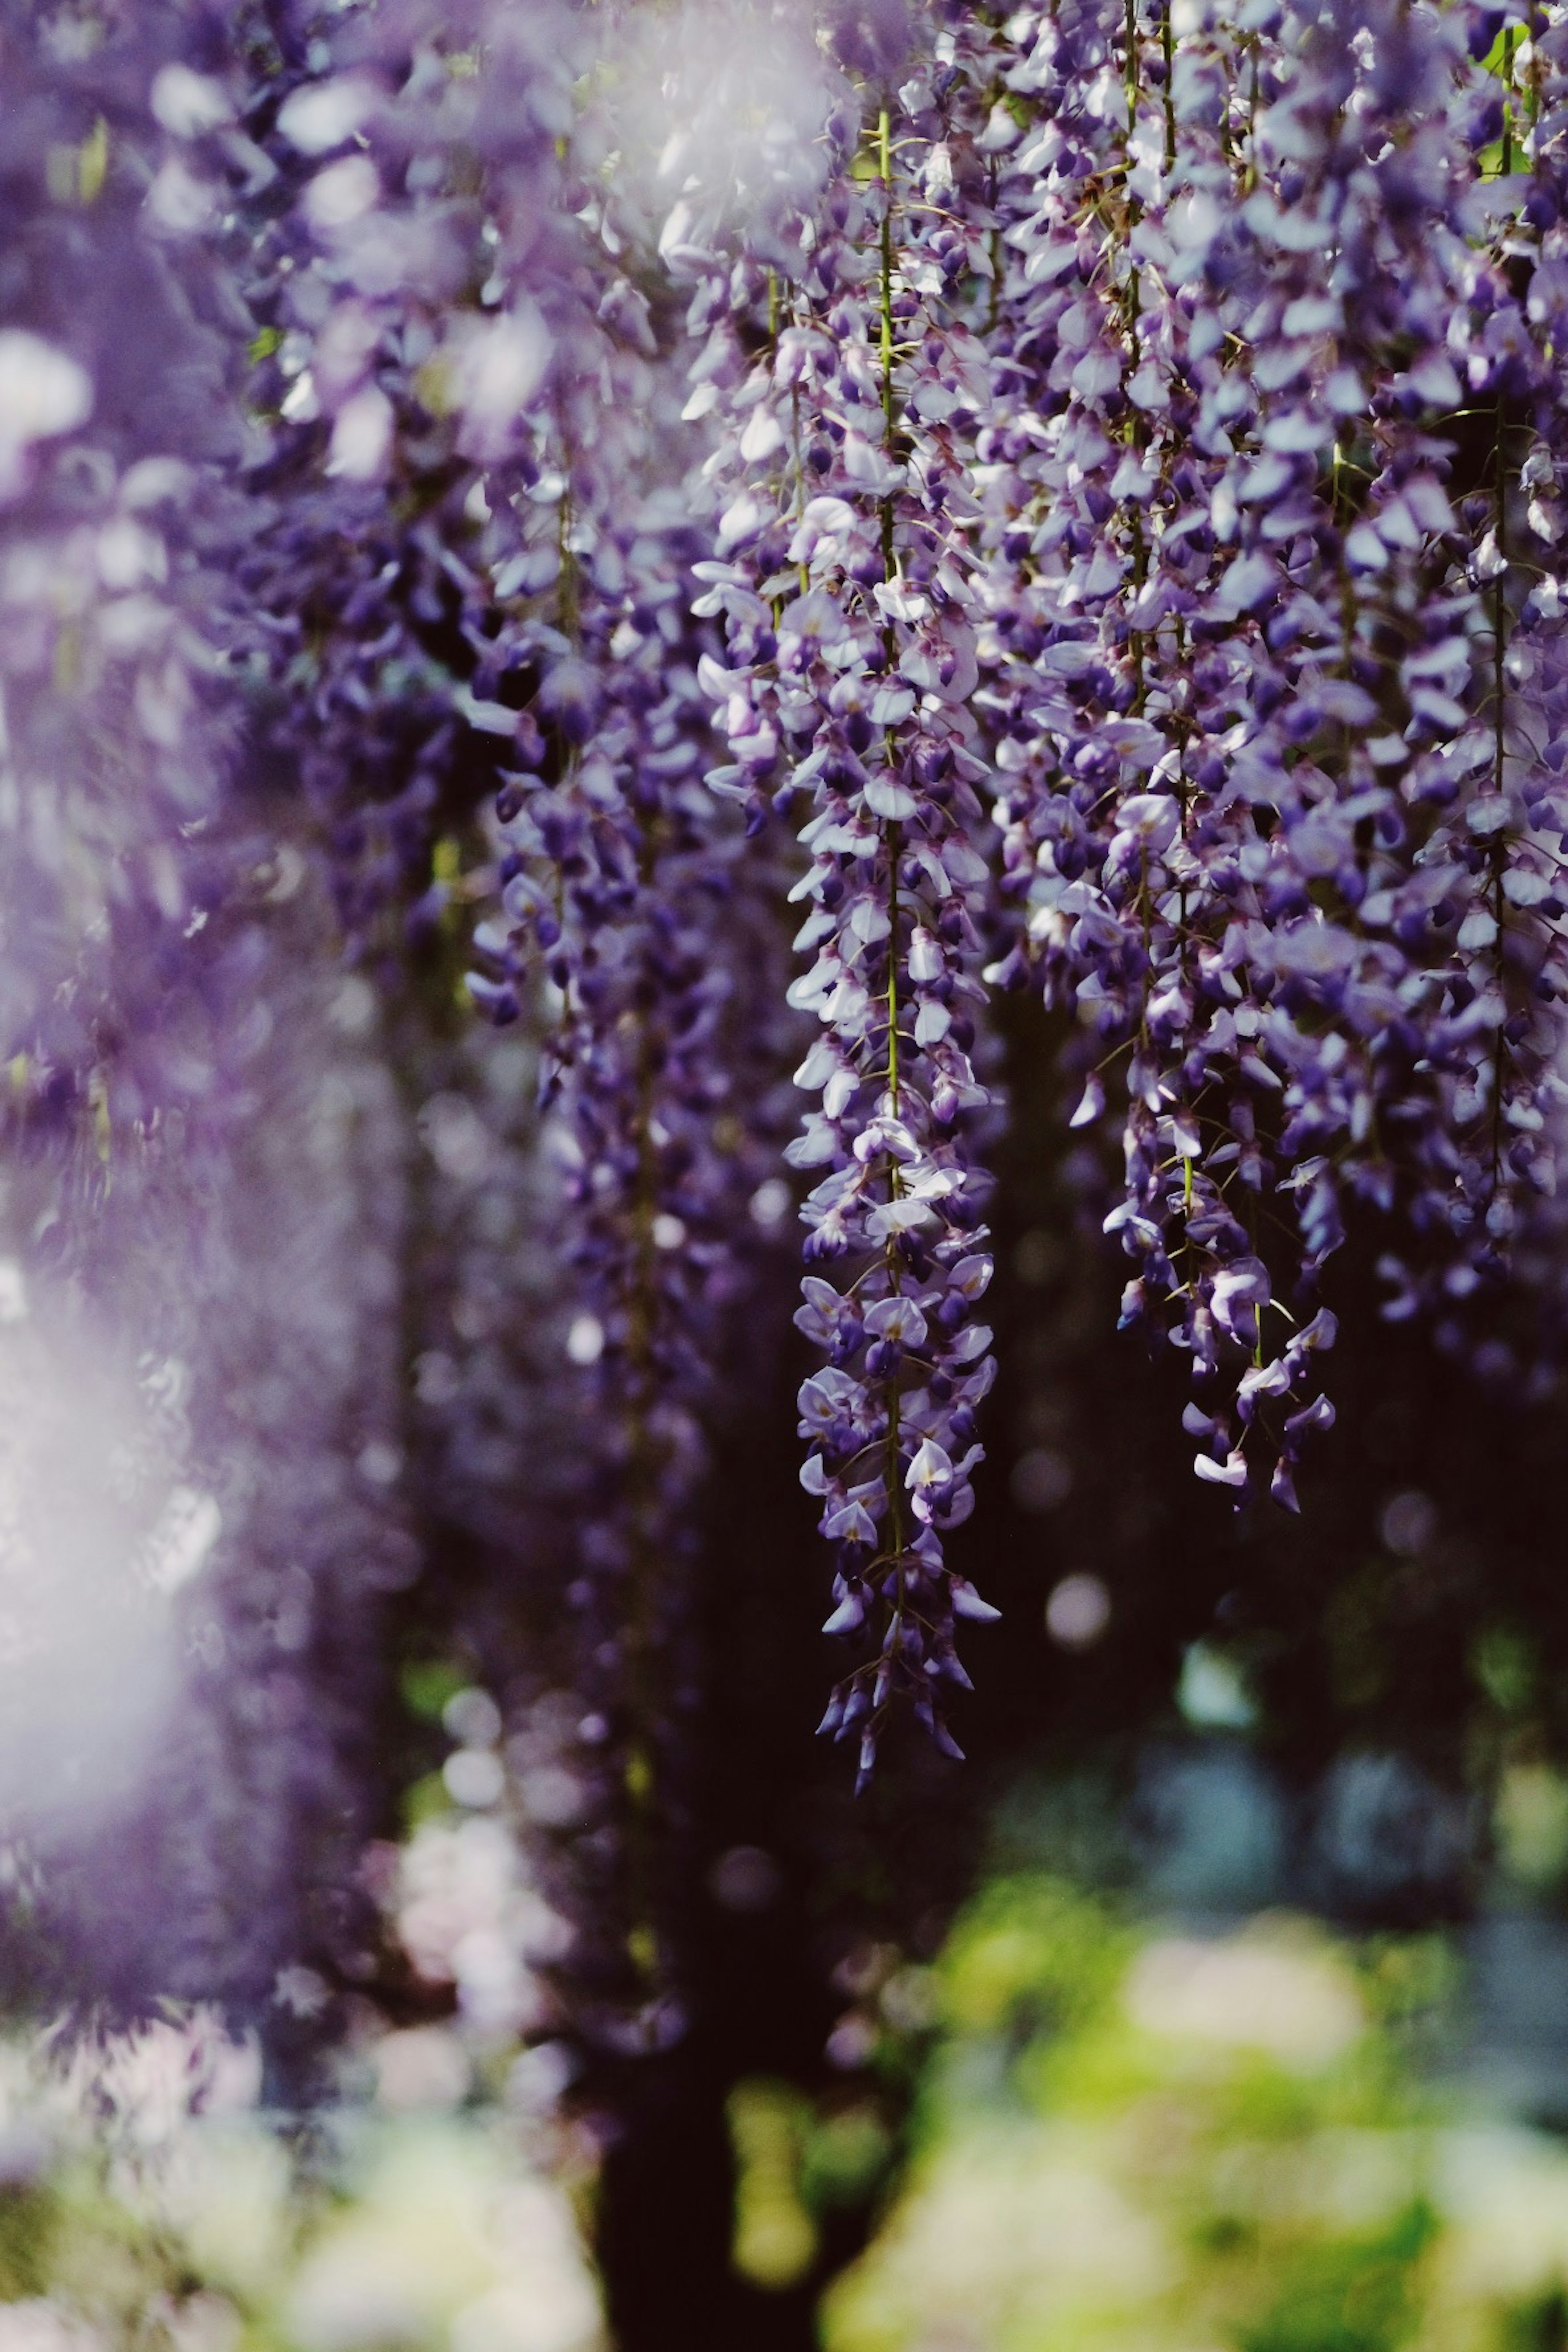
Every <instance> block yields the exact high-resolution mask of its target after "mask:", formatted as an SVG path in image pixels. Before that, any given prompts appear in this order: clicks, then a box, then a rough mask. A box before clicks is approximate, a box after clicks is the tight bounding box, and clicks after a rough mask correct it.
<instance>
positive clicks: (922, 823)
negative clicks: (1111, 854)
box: [693, 45, 994, 1775]
mask: <svg viewBox="0 0 1568 2352" xmlns="http://www.w3.org/2000/svg"><path fill="white" fill-rule="evenodd" d="M949 46H950V47H951V45H949ZM965 89H966V82H965V77H964V74H963V71H962V70H961V69H960V68H959V67H958V66H957V65H956V64H955V63H954V62H953V61H952V58H949V60H948V62H946V63H945V64H944V65H942V66H940V67H938V68H933V69H931V71H930V72H929V73H923V74H921V75H919V76H917V77H916V79H914V80H912V81H911V82H910V83H908V84H907V85H906V86H905V88H904V89H903V91H902V92H901V94H900V108H901V112H900V134H901V135H900V139H899V141H898V143H897V145H896V146H895V143H894V140H893V135H892V131H891V125H890V121H889V113H888V111H886V110H884V111H883V112H882V113H881V115H880V117H879V122H878V124H877V126H876V131H875V135H874V137H873V138H872V140H871V142H869V144H868V145H867V146H865V147H863V148H858V149H856V150H854V151H852V152H850V153H849V154H847V156H846V158H845V163H844V166H843V167H842V168H841V169H840V171H839V173H837V177H836V178H835V179H834V180H833V181H832V182H831V183H830V184H829V185H828V186H827V188H826V190H825V191H824V193H823V195H822V196H821V197H820V198H819V200H818V203H817V205H816V215H815V219H814V221H813V222H812V223H811V224H809V226H808V225H805V224H803V225H802V226H801V229H800V230H799V231H798V232H797V241H798V247H799V250H800V254H801V260H800V263H799V265H798V267H797V268H796V270H795V274H794V275H793V276H792V278H790V280H789V281H788V283H787V284H784V283H781V281H780V278H779V275H778V272H777V270H776V269H775V268H769V267H768V266H767V265H765V264H764V263H763V261H761V260H760V259H758V258H756V257H745V258H742V260H741V261H739V262H738V263H737V264H736V266H735V268H734V270H733V271H725V272H723V273H722V274H721V273H719V272H715V273H714V274H713V275H712V276H711V277H710V278H709V280H708V281H707V284H706V285H705V287H704V288H703V289H702V290H701V291H700V294H699V296H698V299H697V303H696V305H695V309H694V314H693V323H694V325H695V326H696V328H697V329H698V331H702V330H704V329H706V331H707V336H708V340H707V341H706V343H705V344H704V346H703V349H702V352H701V353H700V357H699V360H698V362H697V365H696V370H695V373H696V376H697V383H698V390H697V394H696V399H695V402H694V404H695V405H697V406H699V407H706V406H707V405H708V404H709V402H710V395H711V394H717V395H718V400H717V402H716V403H715V405H718V404H721V405H722V408H723V411H724V414H725V419H726V431H725V435H724V438H723V439H722V441H721V445H720V448H719V450H718V451H717V452H716V456H715V459H714V461H712V464H711V467H710V470H711V471H712V472H714V473H715V474H716V475H717V477H718V478H719V479H720V480H721V481H722V482H723V483H724V485H725V489H724V496H723V499H722V500H721V513H720V516H719V520H718V525H717V532H716V541H715V552H714V556H713V559H712V560H711V561H710V562H708V563H705V564H703V565H702V566H700V572H701V574H702V576H703V578H704V580H705V581H706V582H707V583H708V593H707V595H706V596H705V598H704V599H703V603H702V605H701V606H700V610H704V611H710V612H713V613H715V614H719V613H721V614H723V616H724V620H725V628H726V652H727V658H726V659H725V660H724V661H723V662H717V661H715V662H710V663H709V664H708V665H707V666H706V667H705V670H704V673H703V674H704V680H705V683H706V684H707V686H708V688H709V690H710V693H711V694H712V696H713V698H714V700H715V704H716V707H717V710H718V713H719V719H720V723H721V727H722V728H723V730H724V731H725V733H726V734H727V736H728V738H729V745H730V751H731V759H730V761H728V762H727V763H725V764H723V765H721V766H720V767H719V768H717V769H715V770H714V771H713V772H712V774H711V775H710V779H709V781H710V784H711V785H712V786H713V788H714V789H715V790H716V791H717V792H720V793H725V794H727V795H733V796H734V797H736V798H739V799H741V800H742V801H743V802H745V803H747V804H749V805H750V806H751V807H752V809H753V810H757V809H759V808H760V806H761V805H762V803H763V801H764V800H765V799H766V798H767V797H769V796H771V797H772V798H773V800H774V801H775V803H777V804H779V805H781V806H782V805H785V804H787V803H788V801H789V800H790V799H791V798H792V797H793V796H794V795H795V793H801V792H804V791H805V790H808V789H809V792H810V794H811V810H810V814H809V816H808V818H807V821H806V822H805V824H804V825H803V826H802V828H801V834H800V838H801V842H802V845H803V846H804V847H805V850H806V851H807V853H808V856H809V860H810V863H809V866H808V869H807V871H806V873H805V876H804V877H802V879H801V880H800V882H799V883H797V884H796V886H795V890H794V892H793V893H792V896H793V897H794V898H795V899H796V900H797V901H804V902H805V905H806V907H807V910H808V911H807V918H806V921H805V925H804V927H803V928H802V929H801V930H800V932H799V934H798V935H797V938H796V941H795V945H796V948H797V950H799V951H800V952H802V953H803V954H808V955H810V956H811V958H812V959H813V961H811V964H810V968H809V969H808V970H807V971H805V973H804V974H803V975H802V976H801V977H800V978H799V979H798V980H796V982H795V984H794V986H793V987H792V988H791V990H790V1002H791V1003H792V1004H794V1005H795V1006H796V1007H797V1008H799V1009H800V1010H801V1011H803V1012H806V1013H815V1014H816V1018H817V1021H818V1022H819V1024H821V1034H820V1035H819V1037H818V1039H817V1041H816V1044H815V1045H813V1047H812V1048H811V1050H810V1052H809V1053H808V1054H807V1055H806V1057H805V1061H804V1062H803V1063H802V1065H801V1066H800V1068H799V1069H798V1070H797V1071H796V1073H795V1083H796V1085H797V1086H799V1087H801V1088H802V1089H803V1090H805V1092H806V1093H808V1094H809V1095H812V1096H814V1097H820V1106H821V1107H820V1108H818V1109H814V1110H813V1111H812V1112H811V1113H810V1114H809V1115H808V1117H807V1118H806V1121H805V1129H804V1131H803V1132H802V1134H801V1135H800V1136H799V1137H798V1138H797V1139H796V1140H795V1142H794V1143H793V1144H792V1145H791V1146H790V1148H789V1150H788V1151H787V1153H786V1155H785V1157H786V1159H787V1160H788V1161H789V1162H790V1164H791V1165H792V1166H793V1167H795V1168H797V1169H800V1170H803V1171H806V1172H807V1173H808V1175H809V1176H810V1177H811V1178H812V1179H813V1180H814V1181H813V1182H812V1188H811V1190H810V1192H809V1193H808V1196H807V1199H806V1202H805V1210H804V1215H805V1222H806V1224H807V1227H808V1229H809V1230H808V1235H807V1240H806V1244H805V1249H806V1256H807V1260H808V1262H809V1264H810V1265H811V1266H812V1269H813V1271H812V1273H811V1274H810V1275H809V1276H808V1277H807V1281H806V1296H805V1306H804V1307H802V1309H801V1311H800V1313H799V1315H798V1316H797V1318H796V1321H797V1323H798V1324H799V1325H800V1328H802V1330H803V1331H805V1334H806V1335H807V1337H808V1338H809V1339H812V1340H813V1341H814V1342H815V1343H816V1345H817V1346H819V1347H821V1348H822V1349H823V1350H824V1352H825V1353H826V1356H827V1359H828V1361H827V1364H826V1368H825V1369H824V1370H822V1371H820V1372H818V1373H816V1375H815V1376H814V1377H813V1378H811V1379H810V1380H808V1381H806V1382H805V1386H804V1387H803V1389H802V1390H801V1393H800V1410H801V1423H800V1433H801V1435H802V1436H803V1437H804V1438H805V1439H806V1440H807V1442H808V1444H809V1445H810V1448H811V1451H810V1453H809V1454H808V1456H807V1460H806V1464H805V1469H804V1471H803V1473H802V1477H803V1482H804V1484H805V1486H806V1489H807V1491H808V1492H809V1493H811V1494H813V1495H814V1496H817V1497H818V1498H819V1500H820V1502H821V1517H820V1522H819V1524H820V1527H821V1529H822V1532H823V1534H824V1535H825V1536H826V1537H827V1538H828V1539H829V1540H830V1541H831V1542H832V1543H833V1544H834V1545H835V1546H836V1548H837V1561H838V1568H837V1577H836V1580H835V1585H834V1598H835V1603H836V1605H835V1608H834V1610H833V1612H832V1614H831V1616H830V1617H829V1619H828V1621H827V1630H828V1631H829V1632H831V1633H839V1634H854V1633H858V1632H859V1631H860V1630H861V1629H862V1627H865V1626H867V1625H869V1626H870V1628H871V1629H872V1631H873V1633H874V1634H875V1638H876V1648H875V1651H874V1654H873V1655H872V1656H871V1657H870V1658H869V1659H868V1661H867V1662H866V1663H865V1664H863V1665H861V1666H859V1667H858V1668H857V1669H856V1670H855V1671H854V1672H853V1673H852V1674H851V1675H849V1676H848V1677H847V1680H846V1681H845V1682H843V1683H842V1684H841V1685H839V1688H838V1689H837V1692H836V1693H835V1696H834V1699H833V1703H832V1705H831V1706H830V1707H829V1709H828V1713H827V1717H826V1721H825V1725H824V1728H825V1729H827V1730H830V1731H832V1732H833V1733H835V1734H836V1735H837V1737H840V1738H843V1737H846V1736H848V1735H850V1734H856V1735H858V1740H859V1751H860V1769H861V1773H862V1775H864V1774H865V1773H867V1772H868V1771H869V1770H870V1769H871V1766H872V1762H873V1760H874V1758H875V1755H876V1749H877V1744H878V1738H879V1732H880V1729H881V1727H882V1724H883V1721H884V1718H885V1716H886V1714H887V1711H888V1709H889V1706H891V1705H892V1703H893V1702H894V1701H895V1700H898V1699H906V1700H908V1702H909V1703H910V1705H911V1706H912V1707H913V1711H914V1713H915V1715H916V1717H917V1718H918V1719H920V1720H921V1722H923V1723H924V1724H926V1725H927V1726H928V1727H929V1728H930V1729H931V1732H932V1734H933V1736H934V1737H935V1738H936V1739H937V1740H938V1742H939V1744H941V1745H942V1746H943V1747H945V1748H949V1749H952V1748H953V1744H954V1743H953V1742H952V1735H951V1734H950V1733H949V1732H948V1731H947V1729H946V1727H945V1725H944V1723H943V1720H942V1711H941V1695H942V1686H943V1685H944V1684H956V1685H959V1686H961V1687H963V1686H966V1685H967V1676H966V1675H965V1674H964V1671H963V1667H962V1666H961V1665H960V1664H959V1662H958V1659H957V1655H956V1652H955V1649H954V1646H953V1629H954V1619H955V1618H959V1617H966V1616H967V1617H979V1618H986V1617H990V1616H992V1615H994V1612H993V1611H992V1610H991V1609H990V1607H989V1606H988V1604H987V1603H985V1602H984V1601H982V1600H981V1599H980V1597H979V1595H978V1594H977V1593H975V1592H974V1591H973V1588H972V1587H971V1586H970V1585H969V1584H968V1583H967V1582H966V1581H964V1580H963V1579H960V1578H958V1577H956V1576H954V1575H953V1574H952V1572H951V1571H950V1570H948V1568H947V1567H946V1565H945V1563H944V1559H943V1551H942V1536H943V1534H944V1532H945V1531H946V1530H948V1529H949V1528H955V1527H957V1526H959V1525H961V1524H962V1522H963V1520H964V1519H966V1518H967V1517H968V1516H969V1514H970V1512H971V1510H972V1509H973V1487H972V1486H971V1483H970V1480H971V1475H972V1473H973V1470H974V1468H975V1466H976V1465H977V1464H978V1462H979V1461H980V1459H981V1456H982V1452H983V1449H982V1447H981V1445H980V1444H979V1442H978V1437H977V1408H978V1406H979V1404H980V1402H981V1401H982V1399H983V1398H984V1395H985V1393H986V1391H987V1390H988V1389H989V1387H990V1385H991V1381H992V1379H993V1376H994V1360H993V1358H992V1357H991V1355H990V1353H989V1349H990V1340H991V1334H990V1330H989V1328H987V1327H986V1325H985V1324H984V1322H982V1321H981V1320H979V1319H978V1315H977V1312H976V1310H977V1309H978V1307H979V1304H980V1301H981V1299H982V1298H983V1297H984V1292H985V1290H986V1288H987V1286H988V1285H989V1283H990V1279H991V1275H992V1261H991V1258H990V1256H989V1255H987V1253H986V1251H985V1249H984V1241H985V1227H984V1223H983V1218H984V1194H985V1185H984V1176H983V1173H982V1171H980V1170H979V1169H977V1167H976V1166H975V1165H974V1162H973V1155H972V1150H971V1143H970V1136H971V1132H972V1130H973V1126H974V1123H975V1119H976V1116H977V1114H980V1113H982V1112H984V1110H985V1109H986V1108H987V1107H988V1106H989V1104H990V1102H991V1100H992V1096H991V1092H990V1089H989V1088H988V1087H987V1086H986V1085H985V1084H984V1081H983V1080H982V1079H981V1078H980V1077H979V1076H977V1074H976V1070H975V1066H974V1063H973V1059H972V1055H973V1047H974V1044H975V1031H976V1019H975V1016H976V1013H977V1012H978V1011H979V1010H980V1009H981V1007H982V1005H983V1003H984V991H983V989H982V987H981V984H980V982H979V979H978V976H977V972H976V969H975V967H976V964H977V962H978V960H979V959H978V950H979V945H980V933H979V929H978V923H977V918H979V917H980V916H981V914H982V911H983V908H984V891H985V885H986V880H987V866H986V863H985V859H984V855H983V853H982V848H981V841H982V838H983V828H982V822H981V819H982V806H981V803H980V800H979V798H978V796H977V793H976V791H975V786H976V785H977V784H978V783H980V782H983V781H984V776H985V768H984V762H983V761H981V760H980V759H979V758H978V757H977V756H976V742H977V732H978V730H977V728H976V723H975V720H974V719H973V716H972V715H971V713H970V711H969V709H968V708H967V705H968V702H969V699H970V697H971V696H972V695H973V690H974V687H975V684H976V681H977V677H978V672H977V668H976V664H975V655H974V624H973V604H974V598H973V555H972V550H971V545H970V530H969V525H970V520H971V517H972V513H973V502H972V498H971V494H970V490H969V486H968V483H967V480H966V467H965V449H966V436H967V435H968V434H969V433H971V432H972V431H973V425H974V424H975V421H976V417H977V415H978V411H979V408H980V406H981V405H983V404H984V400H985V398H986V393H987V382H986V367H985V359H984V350H983V347H982V345H981V343H980V342H979V340H978V339H977V337H976V336H975V335H974V334H973V331H971V330H970V329H969V327H968V326H967V325H966V323H965V322H964V321H963V319H962V318H960V317H959V316H957V315H956V314H955V313H954V311H953V310H952V308H951V307H950V306H949V305H947V304H945V303H944V302H943V301H942V296H943V294H944V292H945V291H946V289H948V288H949V287H950V286H951V285H952V284H953V283H955V282H957V281H959V280H962V279H963V278H964V277H965V276H966V275H967V274H968V273H969V272H970V271H971V270H972V269H973V268H974V267H975V266H976V263H977V262H983V261H984V247H983V246H977V245H976V244H975V243H974V241H973V238H972V237H971V236H969V234H968V233H967V231H966V226H965V224H964V221H963V216H962V215H961V214H959V213H957V212H955V210H954V209H953V208H952V205H950V204H949V202H948V198H949V195H950V194H951V191H952V173H951V164H950V161H949V157H950V138H949V134H950V128H951V117H952V114H953V113H954V112H955V111H956V110H957V109H958V107H959V105H960V104H961V103H962V94H963V91H964V90H965ZM862 163H863V164H864V165H865V166H866V173H868V174H869V176H867V175H865V174H862V173H858V169H857V166H858V164H862ZM748 345H751V346H752V347H753V348H754V347H755V346H757V345H760V346H761V348H760V349H758V350H756V355H755V356H754V357H749V354H748Z"/></svg>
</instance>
